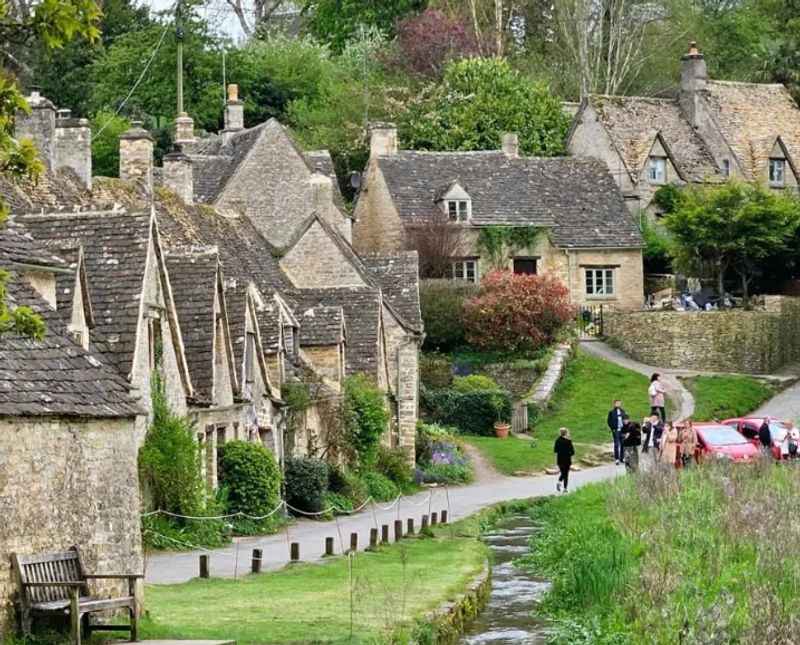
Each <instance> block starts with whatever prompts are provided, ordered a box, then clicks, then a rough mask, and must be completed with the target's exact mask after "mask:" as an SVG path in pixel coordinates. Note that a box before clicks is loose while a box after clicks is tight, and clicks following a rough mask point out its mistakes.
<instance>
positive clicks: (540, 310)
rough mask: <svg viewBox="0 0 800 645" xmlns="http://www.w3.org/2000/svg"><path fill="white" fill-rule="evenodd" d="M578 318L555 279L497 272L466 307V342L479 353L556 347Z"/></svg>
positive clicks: (487, 278) (567, 291)
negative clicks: (570, 323) (479, 351)
mask: <svg viewBox="0 0 800 645" xmlns="http://www.w3.org/2000/svg"><path fill="white" fill-rule="evenodd" d="M574 314H575V311H574V307H573V306H572V304H571V303H570V300H569V290H568V289H567V288H566V287H565V286H564V285H563V284H562V283H561V282H560V281H559V280H558V279H557V278H554V277H553V276H551V275H548V274H543V275H516V274H514V273H511V272H510V271H493V272H492V273H490V274H489V275H488V276H486V277H485V278H484V279H483V282H482V283H481V287H480V291H479V292H478V295H477V296H475V297H474V298H472V299H470V300H468V301H467V302H465V303H464V326H465V330H466V334H467V340H468V341H469V342H470V343H471V344H473V345H475V346H477V347H480V348H481V349H487V350H495V351H509V352H512V351H531V350H536V349H539V348H540V347H543V346H545V345H549V344H550V343H552V342H553V341H554V340H555V339H556V336H557V335H558V332H559V331H560V330H561V329H562V328H563V327H564V326H565V325H566V324H567V323H568V322H570V321H571V320H573V318H574Z"/></svg>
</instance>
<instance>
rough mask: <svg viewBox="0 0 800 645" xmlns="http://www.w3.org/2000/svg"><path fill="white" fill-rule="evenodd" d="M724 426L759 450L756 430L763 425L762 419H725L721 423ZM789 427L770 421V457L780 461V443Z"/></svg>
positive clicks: (781, 422) (759, 443)
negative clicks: (735, 431)
mask: <svg viewBox="0 0 800 645" xmlns="http://www.w3.org/2000/svg"><path fill="white" fill-rule="evenodd" d="M722 423H724V424H725V425H726V426H730V427H731V428H735V429H736V430H738V431H739V432H740V433H741V434H742V435H743V436H744V438H745V439H747V440H748V441H750V442H751V443H752V444H753V445H754V446H755V447H756V448H758V449H759V450H760V449H761V440H760V439H759V438H758V429H759V428H760V427H761V425H762V424H763V423H764V419H763V417H741V418H739V419H726V420H725V421H723V422H722ZM789 427H791V426H790V425H787V424H786V423H784V422H783V421H776V420H774V419H773V420H770V422H769V433H770V436H771V438H772V456H773V457H775V459H778V460H780V459H781V443H782V442H783V440H784V439H785V438H786V433H787V432H788V430H789Z"/></svg>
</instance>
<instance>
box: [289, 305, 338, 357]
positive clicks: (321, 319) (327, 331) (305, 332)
mask: <svg viewBox="0 0 800 645" xmlns="http://www.w3.org/2000/svg"><path fill="white" fill-rule="evenodd" d="M297 315H298V317H299V318H300V347H301V348H302V347H319V346H328V345H338V344H340V343H342V342H344V338H345V327H344V311H342V308H341V307H326V306H324V305H319V306H316V307H302V306H301V307H299V308H298V309H297Z"/></svg>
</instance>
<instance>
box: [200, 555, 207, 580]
mask: <svg viewBox="0 0 800 645" xmlns="http://www.w3.org/2000/svg"><path fill="white" fill-rule="evenodd" d="M208 565H209V562H208V556H207V555H201V556H200V577H201V578H208V575H209V574H208V569H209V567H208Z"/></svg>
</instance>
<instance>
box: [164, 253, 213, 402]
mask: <svg viewBox="0 0 800 645" xmlns="http://www.w3.org/2000/svg"><path fill="white" fill-rule="evenodd" d="M166 261H167V273H168V274H169V281H170V284H171V285H172V297H173V299H174V300H175V310H176V312H177V315H178V324H179V325H180V327H181V336H182V338H183V346H184V349H185V353H186V362H187V365H188V367H189V375H190V377H191V379H192V385H193V386H194V391H195V396H196V398H197V399H198V400H199V401H203V402H210V401H211V400H212V398H213V387H214V331H215V327H216V317H215V314H214V296H215V293H216V287H217V269H218V262H219V261H218V258H217V254H216V252H212V253H191V254H169V255H167V257H166Z"/></svg>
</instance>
